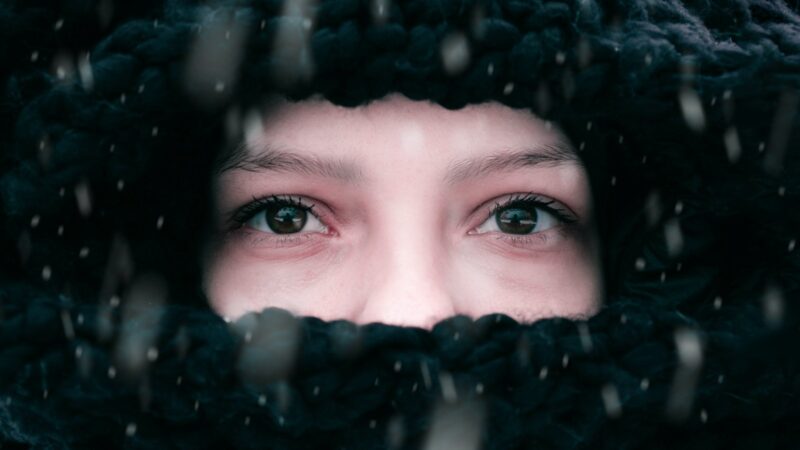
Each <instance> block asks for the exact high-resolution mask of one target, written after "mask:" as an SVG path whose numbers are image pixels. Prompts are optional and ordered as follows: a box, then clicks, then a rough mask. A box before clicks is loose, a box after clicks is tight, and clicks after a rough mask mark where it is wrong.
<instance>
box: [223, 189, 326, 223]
mask: <svg viewBox="0 0 800 450" xmlns="http://www.w3.org/2000/svg"><path fill="white" fill-rule="evenodd" d="M308 200H311V199H308V198H307V197H304V196H301V195H293V194H273V195H267V196H264V197H255V196H253V199H252V200H251V201H250V202H248V203H246V204H244V205H242V206H240V207H238V208H235V209H234V210H233V211H231V212H230V213H229V214H228V222H229V223H230V222H233V223H235V224H244V223H245V222H247V221H248V220H250V219H251V218H252V217H253V216H255V215H256V214H258V213H260V212H261V211H263V210H264V207H265V206H266V205H268V204H271V203H280V202H284V203H288V204H290V205H295V206H299V207H301V208H303V209H305V210H306V211H308V212H310V213H311V214H313V215H314V216H316V217H317V218H320V214H319V213H318V212H317V211H316V210H315V209H314V207H315V206H316V202H311V203H310V204H309V201H308Z"/></svg>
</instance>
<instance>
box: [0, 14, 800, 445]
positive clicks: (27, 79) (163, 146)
mask: <svg viewBox="0 0 800 450" xmlns="http://www.w3.org/2000/svg"><path fill="white" fill-rule="evenodd" d="M0 55H2V58H0V83H1V84H0V85H1V86H2V97H1V98H0V99H1V100H0V101H1V102H2V103H1V104H0V105H1V106H0V127H2V128H0V267H2V269H1V271H0V442H2V445H3V448H14V449H16V448H37V449H39V448H41V449H66V448H116V447H123V448H187V449H188V448H192V449H196V448H215V449H216V448H270V449H284V448H336V449H354V448H403V449H405V448H426V449H439V448H470V449H477V448H481V449H483V448H486V449H490V448H491V449H494V448H497V449H508V448H559V449H560V448H565V449H566V448H569V449H574V448H592V449H595V448H613V449H619V448H677V447H680V448H703V449H708V448H748V449H750V448H792V447H796V446H798V445H800V431H798V428H797V423H798V421H800V374H799V373H798V370H800V366H799V363H800V358H798V353H797V351H796V346H797V345H798V344H800V335H799V334H800V333H799V332H800V328H799V327H798V325H800V323H799V322H798V316H799V314H798V298H799V296H800V253H799V252H798V250H797V249H796V247H797V239H798V237H800V208H798V206H800V202H798V199H799V198H800V172H799V171H800V155H798V153H797V151H796V147H797V144H798V143H800V139H799V138H800V136H799V135H798V133H799V132H800V131H799V130H800V128H798V126H797V125H798V124H799V123H800V118H799V117H798V114H797V107H798V88H800V16H798V5H797V3H796V2H794V1H789V2H784V1H777V0H775V1H770V0H698V1H684V2H680V1H677V0H607V1H605V0H604V1H599V0H576V1H569V0H552V1H549V0H437V1H434V0H411V1H390V0H376V1H374V2H366V1H357V0H321V1H310V0H308V1H293V2H283V1H275V0H260V1H246V0H224V1H212V2H200V1H190V0H167V1H157V0H147V1H140V2H127V3H123V2H114V1H112V0H99V1H52V0H50V1H48V0H26V1H22V0H18V1H14V0H6V1H3V2H2V3H1V4H0ZM393 92H399V93H401V94H403V95H405V96H407V97H409V98H411V99H426V100H430V101H433V102H437V103H439V104H441V105H442V106H444V107H446V108H459V107H462V106H464V105H467V104H473V103H480V102H485V101H496V102H501V103H504V104H506V105H509V106H512V107H515V108H528V109H530V110H531V111H533V112H535V113H536V114H537V115H539V116H541V117H543V118H546V119H548V120H553V121H556V122H557V123H559V125H560V126H561V127H562V128H563V129H564V130H565V131H566V133H567V135H568V136H569V137H570V139H571V140H572V141H573V142H574V143H575V145H576V147H577V148H578V150H579V152H580V154H581V157H582V158H583V159H584V161H585V162H586V164H587V167H588V170H589V175H590V178H591V184H592V191H593V195H594V197H595V199H594V200H595V205H597V211H598V218H599V221H598V227H599V231H600V236H601V240H602V245H603V253H602V263H603V270H604V285H605V298H604V304H603V307H602V309H601V311H600V312H599V313H598V314H597V315H596V316H594V317H592V318H590V319H588V320H569V319H565V318H553V319H546V320H540V321H537V322H535V323H531V324H528V323H518V322H517V321H515V320H513V319H511V318H510V317H508V316H505V315H503V314H490V315H486V316H483V317H481V318H477V319H471V318H467V317H464V316H456V317H452V318H448V319H446V320H443V321H441V322H439V323H438V324H437V325H436V326H435V327H434V328H433V329H432V330H430V331H428V330H423V329H418V328H410V327H396V326H389V325H385V324H370V325H365V326H357V325H355V324H353V323H350V322H347V321H332V322H325V321H321V320H319V319H316V318H312V317H295V316H292V315H291V314H289V313H288V312H286V311H283V310H280V309H276V308H269V309H266V310H264V311H261V312H257V313H251V314H248V315H246V316H244V317H242V318H241V319H239V320H237V321H235V322H230V323H228V322H225V321H224V320H223V319H222V318H220V317H219V316H217V315H216V314H215V313H214V312H213V311H211V310H210V309H209V307H208V305H207V301H206V299H205V298H204V296H203V293H202V292H201V290H200V285H201V270H200V261H201V258H200V256H201V252H202V243H203V242H204V241H205V239H207V237H208V234H209V224H210V223H211V212H210V211H209V207H208V205H209V198H210V195H211V186H210V184H209V173H210V170H211V168H212V167H213V164H214V161H215V158H216V157H217V156H218V154H219V153H220V152H221V151H224V150H225V149H226V148H229V147H230V146H231V145H234V143H236V142H238V141H239V140H240V138H241V129H242V126H241V124H242V120H243V119H242V118H243V117H244V116H246V114H247V112H248V111H249V110H251V109H252V108H254V107H257V106H258V105H259V102H261V101H262V100H263V99H264V98H265V96H266V95H270V94H275V93H278V94H280V95H283V96H286V97H288V98H290V99H295V100H301V99H303V98H307V97H308V96H310V95H314V94H319V95H322V96H323V97H325V98H327V99H328V100H330V101H332V102H334V103H336V104H340V105H344V106H356V105H362V104H365V103H368V102H369V101H371V100H373V99H378V98H381V97H383V96H385V95H387V94H389V93H393ZM176 173H177V174H179V175H178V176H176Z"/></svg>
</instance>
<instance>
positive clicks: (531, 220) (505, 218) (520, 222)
mask: <svg viewBox="0 0 800 450" xmlns="http://www.w3.org/2000/svg"><path fill="white" fill-rule="evenodd" d="M495 220H496V221H497V226H498V228H500V231H502V232H504V233H509V234H528V233H530V232H531V231H533V230H534V229H535V228H536V221H537V214H536V210H535V209H534V210H527V209H522V208H506V209H502V210H500V211H498V212H497V213H496V214H495Z"/></svg>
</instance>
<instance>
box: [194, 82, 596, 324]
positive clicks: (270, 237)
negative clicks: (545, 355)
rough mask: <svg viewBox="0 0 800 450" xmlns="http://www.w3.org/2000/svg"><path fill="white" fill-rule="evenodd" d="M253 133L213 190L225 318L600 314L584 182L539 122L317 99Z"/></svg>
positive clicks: (489, 110)
mask: <svg viewBox="0 0 800 450" xmlns="http://www.w3.org/2000/svg"><path fill="white" fill-rule="evenodd" d="M251 125H252V124H251ZM256 125H258V126H250V127H249V128H248V130H247V133H246V138H245V142H244V145H243V146H242V147H241V149H240V150H241V151H240V152H239V153H238V154H236V155H234V156H233V157H231V158H230V159H229V160H228V161H226V162H225V163H223V164H222V167H221V168H220V171H219V173H218V174H216V177H215V186H216V199H215V202H216V210H217V212H218V214H217V215H218V218H219V220H218V223H217V229H218V230H219V233H218V235H217V236H216V238H215V240H214V241H213V242H212V243H211V244H210V245H209V251H208V253H207V254H208V256H207V260H206V266H205V267H206V269H205V270H206V273H205V286H204V287H205V291H206V294H207V295H208V298H209V300H210V302H211V306H212V307H213V309H214V310H215V311H217V312H218V313H219V314H220V315H223V316H225V317H228V318H230V319H235V318H237V317H239V316H241V315H243V314H245V313H246V312H249V311H260V310H262V309H264V308H266V307H270V306H274V307H280V308H283V309H286V310H289V311H291V312H293V313H294V314H296V315H298V316H315V317H318V318H321V319H324V320H335V319H347V320H351V321H353V322H356V323H359V324H366V323H372V322H382V323H387V324H392V325H402V326H415V327H422V328H431V327H432V326H433V325H434V324H435V323H437V322H438V321H440V320H442V319H445V318H447V317H450V316H453V315H458V314H463V315H467V316H470V317H473V318H477V317H480V316H483V315H486V314H491V313H498V312H499V313H504V314H507V315H509V316H511V317H513V318H515V319H517V320H518V321H520V322H532V321H535V320H538V319H542V318H547V317H554V316H563V317H571V318H585V317H588V316H590V315H592V314H594V313H595V312H596V311H597V310H598V308H599V306H600V292H601V286H600V275H599V274H600V270H599V267H598V263H597V241H596V236H595V233H594V230H593V227H592V225H591V215H592V208H591V206H592V205H591V196H590V192H589V183H588V177H587V174H586V170H585V168H584V166H583V165H582V164H581V162H580V159H579V158H578V157H577V155H576V154H575V153H574V150H573V149H572V146H571V144H570V143H569V141H568V140H567V139H566V138H565V137H564V136H563V134H562V133H560V132H559V131H558V128H557V127H556V126H554V125H552V124H548V123H546V122H545V121H543V120H541V119H539V118H537V117H536V116H534V115H533V114H532V113H530V112H529V111H526V110H518V109H512V108H509V107H507V106H503V105H501V104H499V103H485V104H480V105H471V106H468V107H465V108H462V109H458V110H447V109H445V108H443V107H441V106H438V105H436V104H434V103H431V102H422V101H411V100H409V99H407V98H405V97H402V96H400V95H392V96H389V97H387V98H384V99H381V100H379V101H376V102H372V103H370V104H368V105H366V106H361V107H358V108H345V107H340V106H335V105H333V104H332V103H330V102H327V101H325V100H321V99H318V98H314V99H311V100H306V101H302V102H297V103H290V102H287V101H283V100H278V101H276V102H274V103H273V104H272V107H271V108H269V110H268V112H267V113H265V114H264V116H263V118H262V119H261V120H259V121H258V122H257V124H256ZM554 149H556V150H555V151H554ZM273 196H274V197H273ZM254 199H255V200H258V199H262V200H261V201H260V202H256V203H255V204H251V205H250V206H248V207H245V205H247V204H250V203H252V202H253V201H254ZM264 199H266V200H264ZM312 206H313V207H312ZM243 207H245V210H244V211H243V210H242V208H243ZM308 207H312V208H311V210H308V209H307V208H308ZM492 208H497V209H495V210H493V209H492ZM493 211H494V212H493ZM232 216H233V217H234V218H235V220H233V221H231V220H229V218H230V217H232ZM237 220H238V222H237Z"/></svg>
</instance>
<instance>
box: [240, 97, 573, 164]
mask: <svg viewBox="0 0 800 450" xmlns="http://www.w3.org/2000/svg"><path fill="white" fill-rule="evenodd" d="M260 125H261V126H260V129H258V130H257V131H258V132H256V133H249V134H248V136H247V142H246V143H247V144H248V145H247V146H248V147H250V148H251V149H255V148H259V147H261V146H263V144H269V145H272V146H280V147H286V148H290V149H291V151H293V152H303V151H307V152H312V153H314V154H316V155H320V156H321V155H325V154H335V155H344V154H347V153H351V154H352V153H359V152H364V151H366V152H368V153H369V154H374V153H376V150H378V149H379V148H384V149H386V148H388V149H392V150H395V151H402V152H403V153H404V154H406V155H407V156H410V155H411V154H414V153H415V152H417V153H419V152H423V153H426V154H427V155H428V156H436V155H443V156H448V157H453V156H470V155H480V154H482V153H494V152H497V151H498V150H514V149H518V148H523V147H525V146H527V145H530V144H532V143H536V144H564V143H566V142H567V140H566V138H565V137H564V136H563V134H562V133H560V132H559V131H558V130H557V128H556V127H554V126H551V125H550V124H548V123H547V122H545V121H543V120H541V119H539V118H538V117H536V116H534V115H533V114H532V113H530V112H529V111H527V110H522V109H513V108H510V107H508V106H505V105H502V104H500V103H494V102H492V103H483V104H479V105H469V106H466V107H464V108H461V109H457V110H449V109H446V108H444V107H442V106H440V105H438V104H435V103H431V102H428V101H414V100H409V99H408V98H406V97H403V96H400V95H396V94H395V95H392V96H389V97H386V98H383V99H381V100H377V101H374V102H372V103H369V104H367V105H364V106H359V107H355V108H348V107H342V106H338V105H334V104H332V103H330V102H329V101H326V100H322V99H319V98H314V99H310V100H305V101H301V102H288V101H285V100H276V101H274V102H271V104H270V107H269V108H267V109H266V112H265V114H264V115H263V118H262V120H261V124H260ZM362 156H366V155H362ZM435 159H437V158H434V160H435Z"/></svg>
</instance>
